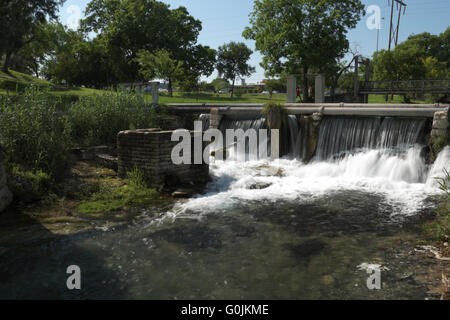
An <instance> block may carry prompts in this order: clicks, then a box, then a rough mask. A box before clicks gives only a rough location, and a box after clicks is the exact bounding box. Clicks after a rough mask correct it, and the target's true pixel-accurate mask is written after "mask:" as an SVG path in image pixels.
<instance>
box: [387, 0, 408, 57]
mask: <svg viewBox="0 0 450 320" xmlns="http://www.w3.org/2000/svg"><path fill="white" fill-rule="evenodd" d="M389 1H391V2H392V4H391V23H390V27H389V46H388V50H389V51H390V50H391V47H392V43H394V44H395V46H394V47H396V46H397V44H398V32H399V30H400V17H401V13H402V9H403V14H405V13H406V3H404V2H403V1H402V0H388V4H389ZM394 2H395V3H396V4H397V9H398V21H397V26H396V27H394Z"/></svg>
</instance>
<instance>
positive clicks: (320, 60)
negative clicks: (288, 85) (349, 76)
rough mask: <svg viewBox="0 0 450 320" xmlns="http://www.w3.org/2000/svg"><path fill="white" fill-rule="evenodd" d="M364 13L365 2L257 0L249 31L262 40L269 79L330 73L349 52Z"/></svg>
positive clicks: (259, 47)
mask: <svg viewBox="0 0 450 320" xmlns="http://www.w3.org/2000/svg"><path fill="white" fill-rule="evenodd" d="M363 15H364V5H363V4H362V3H361V1H360V0H255V3H254V7H253V12H252V13H251V15H250V24H251V26H250V27H247V28H246V29H245V31H244V33H243V36H244V37H245V38H246V39H252V40H255V41H256V44H255V45H256V50H258V51H260V52H261V53H262V55H263V61H262V63H261V66H262V67H263V68H264V69H265V70H266V73H267V75H271V76H274V75H279V74H280V73H282V72H286V73H290V74H299V73H301V74H304V75H305V76H304V79H303V80H304V81H303V87H304V89H305V90H304V92H306V93H307V92H308V90H306V87H307V82H306V81H307V79H306V74H307V73H308V71H309V70H310V69H314V70H316V71H318V72H322V71H324V70H325V69H326V68H327V66H328V65H329V64H335V63H336V60H339V59H341V58H343V56H344V55H345V53H346V52H347V50H348V48H349V42H348V40H347V32H348V30H349V29H352V28H354V27H356V24H357V23H358V21H359V20H360V19H361V17H362V16H363Z"/></svg>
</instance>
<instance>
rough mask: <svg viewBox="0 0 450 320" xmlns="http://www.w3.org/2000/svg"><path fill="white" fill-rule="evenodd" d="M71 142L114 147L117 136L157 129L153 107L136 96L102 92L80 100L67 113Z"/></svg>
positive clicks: (125, 93) (124, 93)
mask: <svg viewBox="0 0 450 320" xmlns="http://www.w3.org/2000/svg"><path fill="white" fill-rule="evenodd" d="M68 116H69V120H70V123H71V125H72V139H73V141H74V142H75V143H77V144H79V145H84V146H86V145H95V144H115V142H116V137H117V133H118V132H119V131H122V130H129V129H130V128H133V129H134V128H136V129H143V128H150V127H152V126H155V125H156V112H155V109H154V107H150V106H149V105H146V104H145V103H144V100H143V98H142V97H141V96H139V95H134V94H132V93H127V92H105V93H101V94H94V95H93V96H87V97H81V98H80V100H79V101H78V102H75V103H73V105H72V107H71V108H70V110H69V113H68Z"/></svg>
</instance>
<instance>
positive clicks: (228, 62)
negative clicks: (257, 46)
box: [216, 41, 255, 96]
mask: <svg viewBox="0 0 450 320" xmlns="http://www.w3.org/2000/svg"><path fill="white" fill-rule="evenodd" d="M252 53H253V52H252V50H250V49H249V48H248V47H247V46H246V45H245V43H242V42H233V41H232V42H230V43H227V44H224V45H223V46H221V47H219V50H218V52H217V64H216V67H217V71H218V72H219V74H222V75H223V77H224V78H225V79H228V80H231V82H232V85H231V90H232V91H231V92H232V96H233V91H234V83H235V81H236V78H237V77H246V76H249V75H251V74H252V73H254V72H255V68H254V67H251V66H250V65H249V64H248V61H249V60H250V56H251V55H252Z"/></svg>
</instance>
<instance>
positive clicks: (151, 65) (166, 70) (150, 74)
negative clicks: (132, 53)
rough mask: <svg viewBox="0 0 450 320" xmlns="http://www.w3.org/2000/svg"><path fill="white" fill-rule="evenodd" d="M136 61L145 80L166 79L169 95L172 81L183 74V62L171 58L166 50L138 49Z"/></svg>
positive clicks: (170, 94)
mask: <svg viewBox="0 0 450 320" xmlns="http://www.w3.org/2000/svg"><path fill="white" fill-rule="evenodd" d="M136 61H137V62H138V63H139V66H140V69H139V72H140V74H141V75H142V76H143V77H144V78H145V79H146V80H152V79H155V78H156V79H168V80H169V96H172V83H173V81H175V80H176V79H178V78H180V77H181V76H182V75H183V62H182V61H177V60H174V59H172V58H171V56H170V53H169V52H168V51H167V50H157V51H156V52H155V53H150V52H149V51H146V50H140V51H139V52H138V54H137V58H136Z"/></svg>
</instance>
